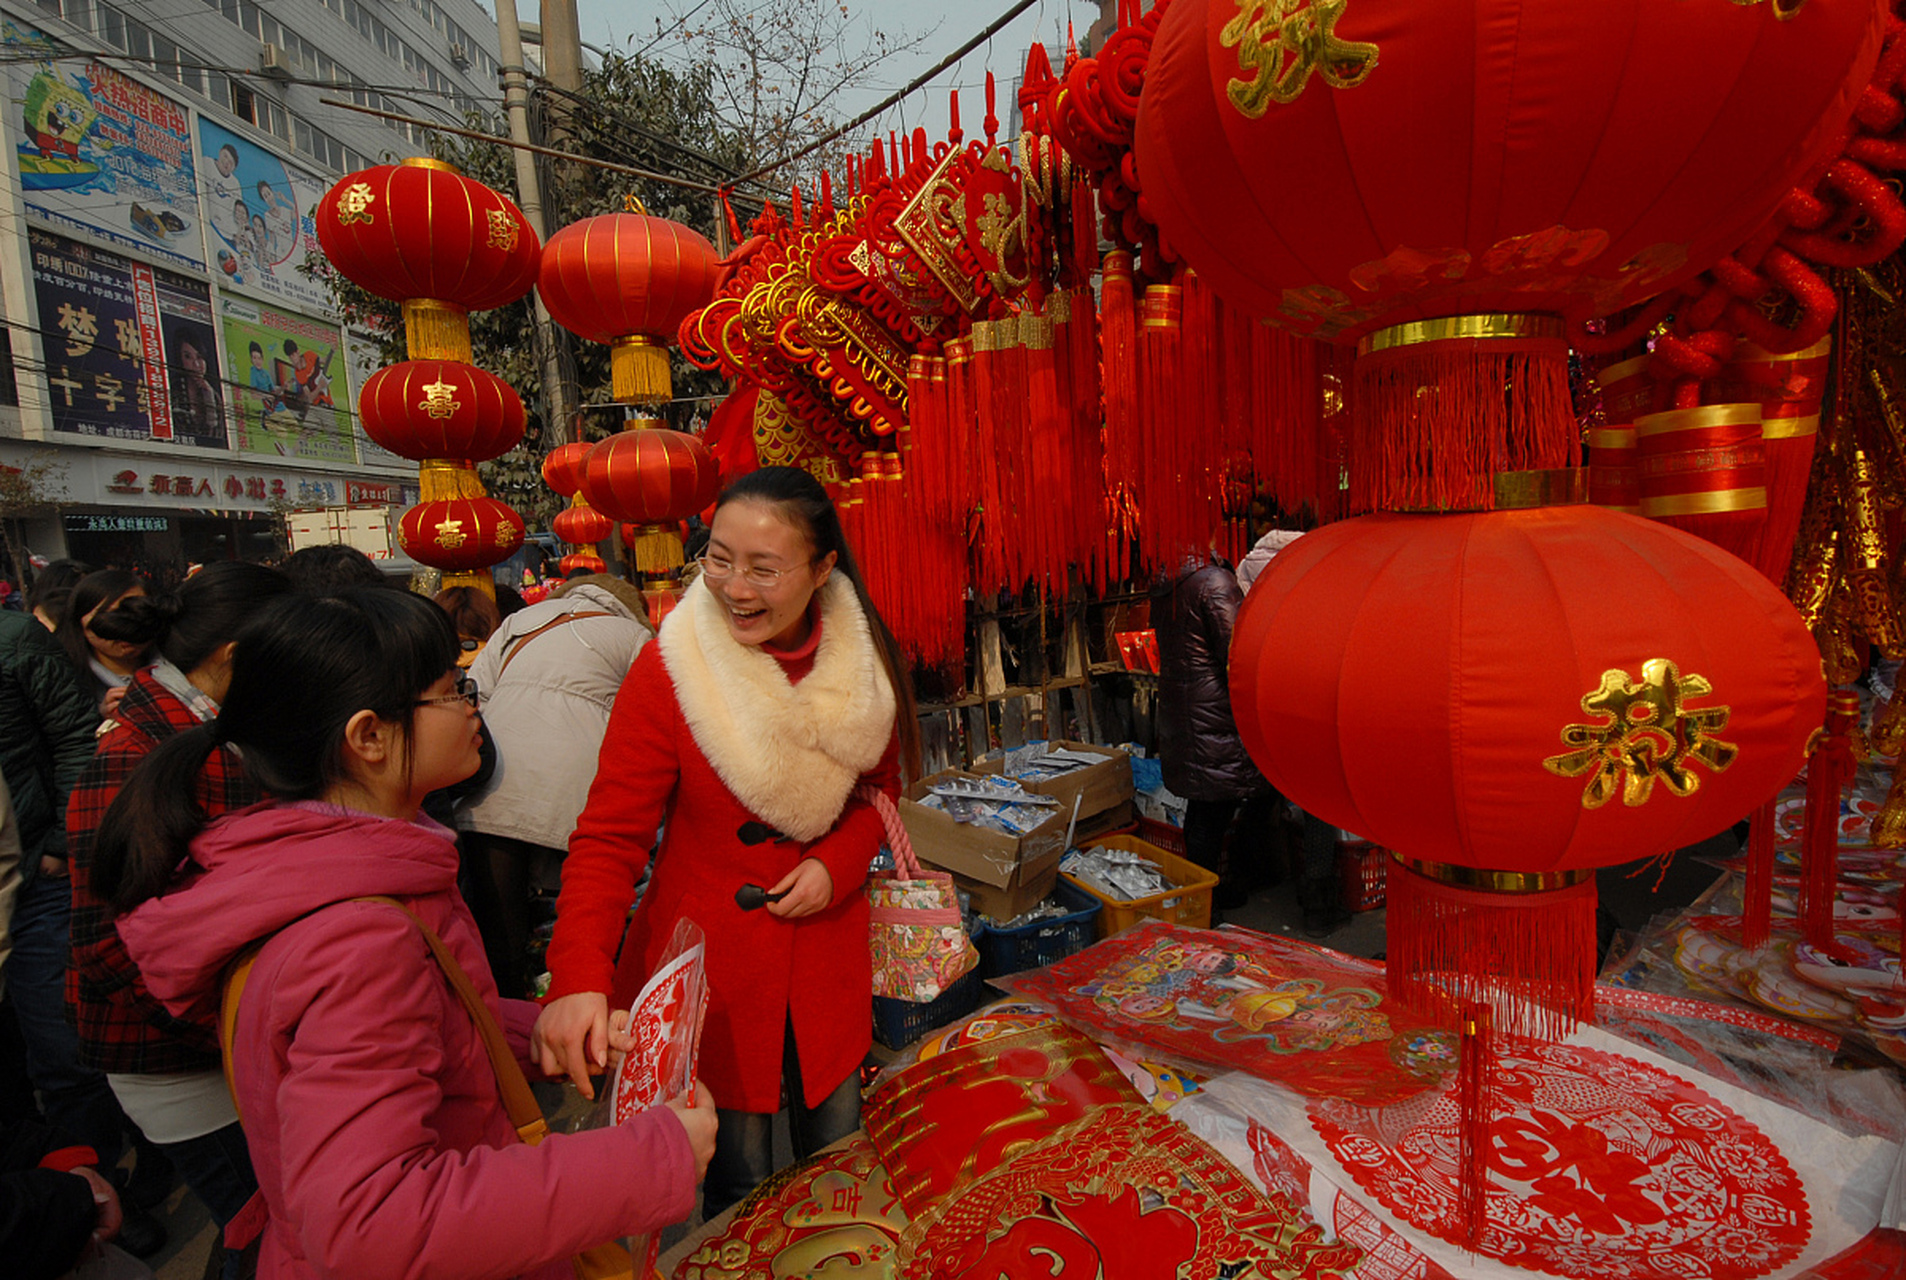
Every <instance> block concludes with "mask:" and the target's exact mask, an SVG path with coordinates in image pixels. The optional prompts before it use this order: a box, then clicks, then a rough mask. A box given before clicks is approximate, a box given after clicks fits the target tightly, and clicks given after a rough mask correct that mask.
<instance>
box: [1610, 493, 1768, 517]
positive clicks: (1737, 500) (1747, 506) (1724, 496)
mask: <svg viewBox="0 0 1906 1280" xmlns="http://www.w3.org/2000/svg"><path fill="white" fill-rule="evenodd" d="M1766 507H1767V490H1766V488H1765V487H1764V486H1756V487H1753V488H1748V489H1721V490H1718V491H1716V492H1713V493H1670V494H1664V495H1662V496H1661V497H1658V498H1650V497H1647V496H1645V495H1644V496H1643V497H1642V499H1641V514H1642V515H1644V516H1647V517H1648V518H1649V519H1651V520H1658V519H1660V518H1661V517H1662V516H1711V515H1722V514H1725V513H1727V512H1729V511H1762V510H1765V509H1766Z"/></svg>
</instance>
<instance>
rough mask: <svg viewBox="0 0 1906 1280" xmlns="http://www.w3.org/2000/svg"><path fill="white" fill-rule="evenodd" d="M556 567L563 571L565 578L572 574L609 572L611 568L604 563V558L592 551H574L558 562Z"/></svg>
mask: <svg viewBox="0 0 1906 1280" xmlns="http://www.w3.org/2000/svg"><path fill="white" fill-rule="evenodd" d="M556 567H557V568H558V569H560V570H562V574H563V576H564V577H565V578H566V577H568V576H569V575H570V574H572V573H607V572H609V566H608V565H607V564H606V563H604V562H603V559H602V557H601V556H599V555H596V554H595V553H594V552H590V551H572V552H570V553H569V554H568V555H566V556H564V557H563V558H562V559H561V560H558V561H557V562H556Z"/></svg>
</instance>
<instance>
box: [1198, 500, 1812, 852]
mask: <svg viewBox="0 0 1906 1280" xmlns="http://www.w3.org/2000/svg"><path fill="white" fill-rule="evenodd" d="M1660 664H1671V665H1668V666H1664V665H1660ZM1611 689H1614V690H1616V691H1615V692H1610V690H1611ZM1623 690H1627V691H1628V692H1623ZM1231 697H1232V708H1233V711H1234V712H1235V714H1236V717H1237V724H1238V731H1239V733H1240V734H1241V735H1242V736H1243V738H1244V742H1245V745H1246V746H1247V747H1248V748H1249V749H1250V752H1251V755H1252V758H1253V759H1255V760H1256V761H1257V763H1258V766H1259V767H1260V768H1261V769H1263V770H1264V774H1265V776H1266V777H1267V778H1269V779H1270V780H1271V782H1272V784H1273V785H1275V786H1276V787H1277V788H1278V790H1279V791H1281V792H1283V793H1284V794H1286V795H1289V796H1292V797H1293V798H1294V799H1296V800H1297V802H1298V803H1300V804H1302V805H1303V807H1304V808H1305V810H1306V811H1308V812H1313V813H1315V814H1317V815H1318V816H1320V817H1322V818H1323V819H1324V820H1325V821H1327V822H1330V823H1333V824H1335V825H1337V826H1340V827H1344V828H1346V829H1348V830H1351V831H1355V832H1357V833H1358V834H1359V835H1362V836H1365V837H1367V838H1369V839H1371V840H1373V841H1375V842H1376V843H1378V844H1381V845H1383V846H1385V847H1387V848H1390V849H1393V850H1395V851H1397V852H1398V853H1399V854H1403V855H1405V856H1407V857H1410V858H1413V859H1419V860H1422V861H1426V862H1436V863H1449V864H1455V865H1460V866H1465V867H1481V868H1501V869H1508V870H1513V871H1528V872H1546V871H1553V870H1560V869H1568V868H1579V867H1595V866H1605V865H1609V864H1612V863H1618V862H1627V861H1631V860H1633V859H1636V858H1644V857H1648V856H1651V855H1653V854H1656V853H1662V852H1666V851H1668V850H1671V849H1677V848H1682V847H1685V846H1687V845H1690V844H1693V843H1695V842H1697V841H1699V840H1701V839H1704V838H1706V837H1707V836H1710V835H1713V834H1714V833H1715V832H1717V831H1721V830H1724V829H1726V828H1727V827H1728V826H1730V825H1731V824H1732V823H1733V822H1734V821H1735V820H1736V819H1738V818H1740V817H1741V816H1742V815H1743V814H1745V813H1747V812H1748V811H1749V810H1751V809H1752V808H1753V807H1754V806H1755V805H1757V804H1759V803H1760V802H1761V801H1762V800H1764V799H1766V798H1767V797H1768V796H1769V795H1771V794H1773V793H1774V792H1775V791H1777V790H1778V789H1779V788H1780V787H1781V786H1782V785H1784V784H1785V783H1786V782H1787V781H1788V780H1789V779H1791V778H1792V777H1793V776H1794V774H1795V773H1797V772H1798V771H1799V769H1800V766H1801V765H1802V763H1804V761H1805V759H1806V744H1807V739H1808V737H1809V735H1810V734H1811V733H1812V732H1813V730H1814V729H1815V728H1817V727H1818V726H1819V724H1820V719H1821V715H1822V714H1823V712H1824V709H1825V705H1826V683H1825V681H1824V680H1823V678H1822V676H1821V672H1820V655H1819V651H1818V650H1817V649H1816V648H1815V647H1814V643H1813V638H1812V636H1811V635H1810V634H1809V633H1808V632H1807V630H1806V628H1805V626H1804V625H1802V623H1801V621H1800V618H1799V616H1798V615H1797V614H1796V613H1795V612H1794V610H1793V606H1792V605H1790V604H1789V603H1788V602H1787V600H1786V598H1785V597H1784V596H1782V595H1781V594H1780V592H1779V591H1778V590H1776V589H1775V588H1774V586H1773V585H1772V584H1771V583H1769V582H1768V581H1767V580H1766V579H1765V578H1764V577H1762V576H1761V575H1760V574H1758V573H1756V572H1755V571H1754V570H1753V569H1752V568H1751V567H1750V566H1748V565H1747V564H1744V563H1743V562H1741V561H1740V560H1738V559H1736V558H1735V557H1733V556H1730V555H1728V554H1726V553H1725V552H1723V551H1721V550H1719V549H1718V548H1716V547H1714V546H1712V545H1711V544H1709V543H1707V542H1705V541H1704V540H1701V539H1699V538H1695V537H1693V536H1691V535H1689V534H1687V533H1684V532H1682V531H1680V530H1676V529H1673V528H1670V527H1668V526H1665V525H1662V524H1659V523H1657V522H1654V521H1649V520H1643V519H1639V518H1637V517H1634V516H1629V515H1624V514H1622V513H1620V512H1616V511H1610V510H1608V509H1606V508H1603V507H1593V506H1569V507H1550V508H1541V509H1536V510H1528V511H1498V512H1491V513H1487V514H1471V515H1449V516H1409V515H1375V516H1366V517H1364V518H1362V519H1359V520H1351V521H1345V522H1343V523H1340V524H1335V525H1328V526H1325V527H1324V528H1321V529H1318V530H1316V531H1315V532H1313V533H1310V534H1307V535H1305V536H1304V537H1302V538H1299V539H1298V540H1297V541H1296V542H1295V543H1293V544H1292V545H1291V546H1290V547H1289V548H1287V549H1286V550H1285V551H1284V552H1282V553H1280V554H1279V556H1278V558H1277V559H1276V560H1275V561H1274V562H1273V563H1272V567H1271V569H1269V570H1267V571H1266V573H1265V575H1264V577H1263V578H1262V579H1260V580H1259V582H1258V583H1257V585H1256V586H1254V587H1253V588H1252V591H1251V594H1250V596H1249V597H1248V598H1247V600H1246V602H1245V606H1244V610H1243V612H1242V614H1241V615H1240V616H1239V619H1238V623H1237V629H1236V633H1235V636H1234V639H1233V644H1232V659H1231ZM1585 702H1593V703H1594V707H1593V708H1591V707H1589V706H1585ZM1604 707H1605V708H1607V709H1606V710H1603V709H1601V708H1604ZM1624 708H1625V709H1626V710H1625V713H1624V714H1623V715H1621V716H1617V714H1616V713H1617V712H1618V711H1621V710H1622V709H1624ZM1677 717H1678V718H1677Z"/></svg>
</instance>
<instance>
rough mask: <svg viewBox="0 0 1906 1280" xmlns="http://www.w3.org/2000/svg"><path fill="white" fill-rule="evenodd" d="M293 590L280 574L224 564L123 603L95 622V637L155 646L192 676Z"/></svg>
mask: <svg viewBox="0 0 1906 1280" xmlns="http://www.w3.org/2000/svg"><path fill="white" fill-rule="evenodd" d="M290 590H291V580H290V579H289V578H287V577H285V575H284V574H282V573H279V572H278V571H277V570H276V569H267V568H265V566H263V565H261V564H244V563H241V562H239V561H237V560H220V561H218V562H217V563H215V564H208V565H206V566H205V567H204V568H203V569H200V570H199V571H198V572H197V573H195V574H193V575H192V576H191V577H189V578H187V579H186V580H185V581H184V582H182V583H180V584H179V585H178V586H176V587H173V588H171V589H170V590H166V591H160V592H156V593H153V594H150V595H143V596H133V597H131V598H130V599H125V600H121V601H120V602H119V603H118V604H116V605H114V606H113V607H112V608H110V609H108V610H106V611H105V612H103V613H101V614H100V615H99V616H98V617H96V618H94V619H93V634H94V635H96V636H98V637H99V638H100V639H102V640H120V641H125V642H127V643H130V644H136V645H139V646H141V647H143V648H146V649H151V648H154V647H155V646H156V647H157V649H158V650H159V653H160V655H161V656H163V657H164V658H165V660H166V661H167V662H170V663H171V664H172V665H173V666H175V667H177V668H178V669H179V670H180V671H185V672H190V671H191V670H192V669H193V668H195V667H197V666H198V665H199V664H200V663H202V662H204V661H205V660H206V659H207V658H209V657H211V655H212V653H213V652H214V651H215V650H217V649H218V647H219V646H220V645H222V644H224V643H225V642H227V641H228V640H235V639H237V638H238V633H239V632H240V631H241V630H242V629H243V628H244V626H245V624H246V623H247V622H249V621H250V620H251V619H252V618H253V617H254V616H256V615H257V613H258V611H259V610H260V609H262V608H263V607H264V606H265V605H266V604H268V603H270V602H271V601H273V600H275V599H277V598H278V597H279V596H281V595H284V594H285V593H286V592H288V591H290Z"/></svg>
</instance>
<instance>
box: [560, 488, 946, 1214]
mask: <svg viewBox="0 0 1906 1280" xmlns="http://www.w3.org/2000/svg"><path fill="white" fill-rule="evenodd" d="M701 566H702V572H701V576H700V578H699V579H698V580H697V581H696V582H695V583H694V584H693V585H692V586H690V587H689V589H688V591H687V593H686V594H685V595H684V596H683V598H682V602H681V604H680V605H678V606H677V607H676V608H675V610H674V612H672V613H670V614H669V616H668V618H667V620H666V621H665V622H664V623H663V624H662V630H661V633H660V635H659V637H658V638H657V642H656V643H655V644H652V645H649V646H648V647H647V648H645V649H643V650H642V652H641V654H640V655H639V656H638V657H637V659H636V662H635V666H634V667H633V668H632V669H631V670H630V672H629V676H628V679H627V680H626V681H625V682H624V683H623V685H622V689H621V691H620V692H619V693H618V694H617V695H616V702H615V708H614V710H613V711H612V712H611V714H610V718H609V729H608V735H607V737H606V738H605V739H604V740H603V744H602V756H601V760H600V762H599V764H598V767H597V769H596V777H595V782H594V785H593V786H592V787H591V789H590V792H589V802H588V805H587V806H586V807H585V808H584V810H583V814H582V818H581V820H580V822H579V823H578V825H577V827H576V833H575V835H574V836H573V837H572V838H571V839H570V842H569V857H568V860H567V861H566V862H565V863H564V865H563V888H562V896H561V897H560V898H559V899H558V900H557V905H556V935H555V939H554V941H553V942H552V943H551V945H550V948H549V967H550V975H551V986H550V994H551V996H552V999H551V1001H550V1003H549V1004H548V1005H547V1006H546V1008H545V1009H544V1011H543V1014H542V1017H541V1018H539V1019H538V1021H537V1025H536V1034H535V1037H534V1041H533V1043H534V1047H535V1049H536V1051H537V1053H538V1055H539V1061H540V1062H541V1064H542V1066H543V1067H544V1069H545V1070H547V1071H549V1072H551V1073H552V1074H555V1073H558V1072H567V1073H568V1074H569V1075H570V1077H571V1078H572V1079H574V1080H575V1081H576V1084H577V1086H578V1087H579V1088H580V1089H582V1090H583V1092H584V1093H585V1094H590V1093H592V1090H591V1088H590V1083H589V1076H590V1075H591V1074H592V1073H595V1072H599V1071H601V1070H602V1069H603V1064H604V1061H605V1052H606V1049H607V1039H606V1037H607V1028H608V1018H609V1010H610V1008H611V1007H612V1006H613V1007H615V1008H618V1009H621V1008H626V1007H627V1006H628V1004H629V1002H630V1001H631V1000H632V999H633V998H634V995H635V993H636V991H637V990H639V989H640V986H641V984H642V982H643V980H644V979H645V978H646V977H647V975H648V973H649V972H650V970H651V969H652V968H653V966H654V965H655V964H656V962H657V961H658V959H659V958H660V957H661V954H662V952H663V950H664V948H666V947H667V945H668V943H669V940H670V937H671V936H672V934H673V933H674V930H675V925H676V922H677V921H678V920H683V919H687V920H692V921H693V922H694V923H695V924H697V925H699V926H700V927H701V930H702V932H703V933H704V934H705V935H706V937H707V939H708V950H707V970H708V981H709V990H710V998H709V1009H708V1021H707V1024H706V1027H705V1029H704V1032H703V1038H702V1056H701V1074H702V1078H703V1079H704V1080H706V1081H707V1083H708V1085H709V1087H710V1088H711V1089H712V1090H713V1092H714V1095H715V1098H716V1101H717V1103H718V1104H719V1106H720V1111H719V1115H720V1118H721V1122H720V1125H719V1129H718V1134H717V1138H716V1143H715V1157H714V1161H713V1163H711V1164H710V1166H709V1171H708V1181H707V1184H706V1186H705V1188H704V1190H703V1214H704V1216H705V1217H709V1218H712V1217H714V1216H715V1215H716V1214H718V1213H720V1212H721V1211H722V1210H723V1209H724V1208H726V1207H727V1206H728V1205H730V1204H732V1203H734V1202H735V1201H736V1200H739V1199H740V1198H741V1197H742V1196H744V1195H746V1194H747V1193H748V1192H749V1191H750V1190H751V1189H753V1188H754V1187H755V1186H756V1185H758V1184H759V1183H760V1182H762V1181H763V1180H765V1179H766V1178H767V1176H768V1175H769V1173H771V1172H772V1170H773V1165H772V1158H771V1154H770V1147H769V1133H770V1122H771V1121H772V1118H773V1115H774V1113H775V1111H777V1110H778V1109H779V1107H780V1100H781V1097H782V1089H783V1086H784V1085H785V1087H786V1090H787V1098H788V1105H789V1121H790V1127H791V1130H792V1134H793V1140H794V1149H795V1154H796V1156H797V1157H804V1156H806V1155H808V1154H810V1153H811V1152H813V1151H816V1150H818V1149H820V1148H821V1147H823V1146H825V1145H827V1144H828V1143H830V1142H833V1141H834V1140H836V1139H838V1138H841V1137H843V1136H845V1135H846V1134H848V1133H851V1132H852V1131H853V1130H854V1129H855V1128H857V1127H858V1126H859V1117H860V1093H859V1081H858V1070H859V1067H860V1063H861V1060H862V1058H863V1057H864V1056H865V1055H866V1052H867V1049H868V1047H869V1044H870V1034H869V1032H870V1021H871V1020H870V1017H869V1012H868V1010H869V996H870V993H871V989H872V975H871V972H870V967H869V961H868V956H867V905H866V898H865V894H864V892H863V885H864V882H865V880H866V876H867V865H868V862H869V860H870V859H871V858H872V856H873V854H874V852H875V850H876V848H877V847H878V846H879V844H880V840H881V833H882V828H881V822H880V818H879V815H878V814H877V813H876V812H875V810H874V808H873V806H872V805H871V804H870V803H868V802H867V801H866V800H864V799H862V798H859V797H857V796H856V795H855V794H854V793H855V791H856V789H857V788H858V787H860V786H862V785H864V784H871V785H872V786H873V787H876V788H878V789H880V790H883V791H885V792H887V793H888V794H889V795H894V794H897V792H898V790H899V785H900V761H901V758H902V755H903V751H904V754H905V756H906V757H907V759H908V760H909V761H910V762H911V767H912V768H913V769H914V771H915V772H917V769H918V758H919V747H918V724H917V721H916V720H915V718H914V711H913V698H912V689H911V686H910V684H909V682H908V679H907V675H906V668H905V665H904V661H903V659H902V658H901V656H900V653H899V649H898V647H897V646H896V645H895V643H894V641H893V637H892V635H891V634H890V633H889V632H888V630H887V628H886V625H885V624H884V623H882V622H881V620H880V615H879V614H878V613H877V612H876V611H875V610H874V607H873V605H872V603H871V602H870V601H869V600H868V599H867V593H866V588H865V586H864V585H863V583H862V581H861V578H860V573H859V570H858V569H857V568H856V566H855V564H854V558H853V555H852V553H851V552H850V551H849V549H848V547H847V542H846V539H845V537H844V536H843V535H842V533H841V527H840V519H839V517H838V515H837V514H836V513H835V511H834V507H833V504H832V503H831V502H830V501H829V500H828V498H827V494H826V491H825V490H823V489H822V488H821V486H820V485H819V483H817V482H816V481H815V480H814V478H813V477H812V476H810V475H808V474H807V473H806V472H805V471H801V470H798V469H795V468H791V467H768V468H764V469H762V470H760V471H756V472H753V473H752V474H750V475H747V476H744V477H742V478H741V479H740V480H737V481H736V482H735V483H734V484H733V485H731V486H730V487H729V488H728V490H727V491H726V492H725V493H723V494H722V496H721V499H720V501H719V502H718V503H717V506H716V511H715V518H714V521H713V524H712V525H711V526H710V535H709V541H708V549H707V552H706V554H705V555H703V556H702V558H701ZM903 743H904V744H906V745H905V747H904V748H903V745H902V744H903ZM658 829H659V830H662V831H663V832H664V833H665V834H664V835H663V836H662V843H661V849H660V851H659V853H658V854H657V858H656V865H655V872H654V878H653V880H652V882H651V884H650V886H649V889H648V892H647V894H646V895H645V896H644V898H643V900H642V906H641V909H640V910H639V911H638V913H637V914H636V917H635V920H634V922H633V923H632V924H631V925H630V926H629V936H628V941H627V942H626V944H623V946H622V951H621V962H620V964H619V965H618V964H617V962H616V959H615V957H616V947H617V944H618V943H620V942H622V931H623V922H624V920H625V918H626V916H627V913H628V909H629V904H630V903H631V902H632V901H634V898H635V885H636V881H637V879H638V877H639V876H640V875H641V874H642V871H643V870H644V868H645V867H646V866H647V864H648V860H649V849H650V848H651V846H652V845H653V844H654V842H655V837H656V832H657V830H658ZM744 885H756V886H759V887H760V888H762V889H765V890H766V891H767V898H768V902H767V905H766V907H765V909H755V910H749V909H744V908H743V907H742V906H741V905H740V904H739V903H738V902H737V900H736V892H737V890H739V889H741V888H742V886H744Z"/></svg>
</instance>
